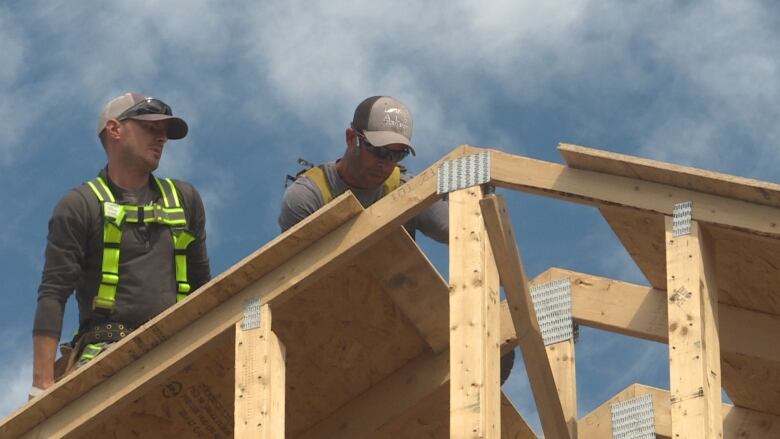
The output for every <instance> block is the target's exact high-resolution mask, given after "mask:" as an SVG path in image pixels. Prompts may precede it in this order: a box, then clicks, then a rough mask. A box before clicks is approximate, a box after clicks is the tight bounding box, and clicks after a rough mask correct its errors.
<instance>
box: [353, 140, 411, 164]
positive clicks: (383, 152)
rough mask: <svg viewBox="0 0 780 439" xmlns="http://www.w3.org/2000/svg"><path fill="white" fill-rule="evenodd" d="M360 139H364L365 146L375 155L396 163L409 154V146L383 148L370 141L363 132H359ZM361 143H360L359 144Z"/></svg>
mask: <svg viewBox="0 0 780 439" xmlns="http://www.w3.org/2000/svg"><path fill="white" fill-rule="evenodd" d="M357 137H358V139H359V140H358V141H359V142H360V141H362V143H363V147H364V148H365V149H366V150H367V151H368V152H370V153H371V154H373V155H374V157H376V158H378V159H379V160H389V161H391V162H394V163H398V162H400V161H401V160H403V159H405V158H406V156H408V155H409V148H404V149H398V150H396V149H390V148H383V147H381V146H374V145H372V144H370V143H369V142H368V139H366V137H365V136H364V135H363V134H362V133H358V136H357ZM358 145H359V144H358Z"/></svg>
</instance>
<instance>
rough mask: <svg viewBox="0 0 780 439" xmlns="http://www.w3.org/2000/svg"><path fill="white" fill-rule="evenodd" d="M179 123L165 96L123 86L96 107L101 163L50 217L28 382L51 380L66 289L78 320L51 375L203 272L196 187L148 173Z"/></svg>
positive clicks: (146, 315) (204, 276)
mask: <svg viewBox="0 0 780 439" xmlns="http://www.w3.org/2000/svg"><path fill="white" fill-rule="evenodd" d="M187 131H188V127H187V123H186V122H185V121H184V120H183V119H181V118H178V117H174V116H173V114H172V111H171V107H169V106H168V105H167V104H165V103H164V102H162V101H160V100H158V99H154V98H151V97H148V96H144V95H141V94H137V93H126V94H123V95H122V96H119V97H117V98H115V99H113V100H112V101H111V102H109V103H108V104H107V105H106V106H105V108H103V110H102V111H101V113H100V116H99V118H98V125H97V135H98V137H99V139H100V142H101V143H102V145H103V149H104V150H105V152H106V156H107V158H108V164H107V166H106V167H105V168H104V169H103V170H101V171H100V173H99V175H98V176H97V177H96V178H94V179H92V180H90V181H88V182H87V183H85V184H83V185H81V186H79V187H77V188H75V189H72V190H70V191H69V192H68V193H66V194H65V195H64V196H63V197H62V199H61V200H60V201H59V203H58V204H57V206H56V207H55V208H54V211H53V213H52V216H51V219H50V220H49V234H48V238H47V245H46V260H45V264H44V268H43V274H42V277H41V284H40V287H39V288H38V304H37V309H36V312H35V323H34V327H33V349H34V353H33V387H32V390H31V392H30V396H31V397H34V396H37V394H40V393H41V392H42V391H43V390H44V389H46V388H48V387H50V386H51V385H52V384H54V382H55V355H56V348H57V342H58V341H59V339H60V332H61V330H62V318H63V312H64V310H65V303H66V301H67V299H68V297H69V296H70V295H71V294H72V293H73V291H74V290H75V291H76V299H77V302H78V307H79V329H78V332H77V335H76V336H75V337H74V339H73V340H72V343H71V344H70V347H71V348H72V349H68V345H67V344H66V345H63V349H62V351H63V356H62V358H61V359H60V360H59V361H58V362H57V363H58V366H59V369H60V370H58V374H61V373H63V372H67V371H69V370H72V369H74V368H76V367H78V366H80V365H82V364H84V363H86V362H87V361H89V360H90V359H91V358H93V357H94V356H96V355H98V354H99V353H101V352H102V351H103V350H105V349H106V347H107V346H108V345H109V344H110V343H112V342H115V341H117V340H119V339H121V338H123V337H125V336H126V335H127V334H128V333H130V331H132V330H133V329H134V328H137V327H138V326H140V325H142V324H143V323H144V322H146V321H147V320H149V319H151V318H152V317H154V316H155V315H157V314H159V313H160V312H161V311H163V310H164V309H166V308H168V307H169V306H171V305H172V304H174V303H176V301H177V300H182V299H183V298H185V297H186V296H187V295H188V294H189V293H190V292H192V291H195V290H197V289H198V287H200V286H201V285H203V284H204V283H206V282H207V281H208V280H209V279H210V277H211V274H210V269H209V259H208V254H207V252H206V232H205V223H206V216H205V211H204V207H203V202H202V201H201V198H200V195H199V194H198V192H197V191H196V190H195V188H194V187H193V186H192V185H190V184H189V183H186V182H184V181H180V180H175V181H174V180H172V179H167V178H160V177H156V176H154V175H152V172H153V171H154V170H155V169H157V166H158V165H159V163H160V158H161V156H162V153H163V147H164V146H165V143H166V142H167V141H168V139H181V138H183V137H184V136H186V135H187Z"/></svg>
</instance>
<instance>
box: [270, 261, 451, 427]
mask: <svg viewBox="0 0 780 439" xmlns="http://www.w3.org/2000/svg"><path fill="white" fill-rule="evenodd" d="M397 257H404V255H397ZM272 311H273V328H274V332H275V333H276V334H277V335H278V336H279V339H280V340H281V341H282V343H283V344H284V345H285V348H286V353H287V361H286V368H287V391H286V398H287V406H286V410H287V411H286V416H285V418H286V420H287V425H286V431H287V434H288V435H289V436H290V437H295V436H297V435H298V434H300V433H302V432H304V431H306V430H307V429H308V428H310V427H311V426H312V425H314V424H315V423H316V422H318V421H320V420H322V419H324V418H325V417H326V416H327V415H329V414H330V413H332V412H334V411H335V410H336V409H338V408H339V407H340V406H342V405H344V404H346V403H347V402H349V401H350V400H352V399H353V398H355V397H356V396H358V395H360V394H361V393H363V392H364V391H365V390H367V389H368V388H370V387H371V386H373V385H374V384H376V383H378V382H379V381H381V380H382V379H383V378H385V377H386V376H388V375H389V374H391V373H392V372H393V371H395V370H396V369H398V368H399V367H401V366H403V365H404V364H406V363H407V362H408V361H410V360H411V359H413V358H415V357H417V356H418V355H420V353H422V352H423V350H424V349H426V348H427V345H426V343H425V341H424V340H423V339H422V338H421V337H420V335H419V334H418V332H417V329H416V328H415V327H414V326H413V325H412V324H411V323H410V321H409V320H408V319H407V318H406V317H405V315H404V314H403V312H402V311H401V310H400V309H399V308H398V306H396V305H395V303H394V302H393V300H392V299H391V298H390V297H389V296H388V295H387V294H386V293H385V291H384V290H383V289H382V287H381V286H380V285H379V283H378V282H377V280H376V279H375V278H374V277H373V276H372V275H371V274H370V273H369V272H368V271H366V270H365V269H364V268H362V267H361V266H359V265H357V264H352V265H348V266H346V267H345V268H344V269H343V270H340V271H339V272H338V273H336V274H333V275H331V276H328V277H326V278H324V279H322V280H321V281H320V282H318V283H317V284H316V285H315V286H314V287H312V288H309V289H307V290H306V291H302V292H301V293H300V294H298V295H297V296H296V297H295V298H293V299H292V300H290V301H287V302H285V303H284V304H283V305H282V306H281V307H279V308H274V309H273V310H272ZM442 312H446V309H445V310H442Z"/></svg>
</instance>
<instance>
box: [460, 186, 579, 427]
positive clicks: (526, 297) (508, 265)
mask: <svg viewBox="0 0 780 439" xmlns="http://www.w3.org/2000/svg"><path fill="white" fill-rule="evenodd" d="M450 202H452V201H450ZM480 206H481V209H482V215H483V216H484V219H485V226H486V229H487V233H488V236H489V237H490V244H491V246H492V248H493V252H494V253H495V258H496V265H497V267H498V272H499V274H500V277H501V284H502V285H503V286H504V293H505V294H506V300H507V302H508V303H509V312H510V313H511V315H512V323H513V324H514V326H515V332H516V333H517V338H518V342H519V344H520V349H521V350H522V351H523V359H524V360H525V366H526V370H527V372H528V380H529V381H530V383H531V390H532V391H533V394H534V400H535V401H536V408H537V410H538V412H539V418H540V420H541V422H542V429H543V430H544V434H545V436H546V437H555V438H565V437H569V430H568V426H567V424H566V417H565V416H564V413H563V407H562V404H561V400H560V399H559V398H558V391H557V389H556V385H555V378H554V374H553V372H552V369H551V366H550V361H549V360H548V358H547V351H546V350H545V346H544V342H543V340H542V333H541V330H540V329H539V323H538V320H537V318H536V311H535V310H534V306H533V302H532V300H531V294H530V289H529V286H528V279H527V277H526V275H525V269H524V268H523V263H522V260H521V258H520V251H519V250H518V248H517V243H516V238H515V234H514V232H513V231H512V224H511V222H510V220H509V214H508V213H507V211H506V207H505V205H504V201H503V199H502V198H501V197H499V196H497V195H489V196H487V197H485V198H484V199H483V200H482V201H481V202H480ZM450 245H452V241H451V240H450Z"/></svg>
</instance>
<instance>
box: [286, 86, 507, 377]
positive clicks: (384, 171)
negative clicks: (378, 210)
mask: <svg viewBox="0 0 780 439" xmlns="http://www.w3.org/2000/svg"><path fill="white" fill-rule="evenodd" d="M345 137H346V144H347V145H346V147H347V148H346V150H345V151H344V155H343V156H342V157H341V158H340V159H338V160H336V161H333V162H328V163H325V164H322V165H319V166H315V167H312V168H311V169H309V170H307V171H306V172H303V173H301V174H300V175H299V176H298V178H297V179H296V180H295V182H294V183H293V184H292V185H290V187H288V188H287V190H286V191H285V193H284V196H283V198H282V209H281V213H280V215H279V225H280V226H281V228H282V231H285V230H287V229H289V228H290V227H292V226H293V225H295V224H297V223H298V222H299V221H301V220H302V219H304V218H306V217H307V216H309V215H311V214H312V213H314V212H315V211H316V210H317V209H319V208H321V207H322V206H324V205H325V204H327V203H328V202H330V201H331V200H332V199H333V198H335V197H337V196H339V195H341V194H342V193H344V192H346V191H347V190H350V191H352V193H353V194H354V195H355V197H357V199H358V200H359V201H360V203H361V204H362V205H363V207H368V206H370V205H371V204H373V203H375V202H376V201H377V200H379V199H380V198H382V197H383V196H385V195H387V194H388V193H390V192H391V191H393V190H394V189H395V188H397V187H398V186H400V185H401V184H403V183H405V182H406V181H407V180H408V179H409V178H410V177H409V176H407V175H406V174H405V173H403V172H402V169H401V167H400V166H399V162H401V161H402V160H403V159H404V158H406V157H407V156H409V154H411V155H415V150H414V147H413V146H412V143H411V142H412V114H411V113H410V112H409V109H408V108H406V106H405V105H404V104H402V103H401V102H400V101H398V100H396V99H394V98H392V97H390V96H372V97H370V98H367V99H365V100H364V101H363V102H361V103H360V105H358V106H357V108H356V109H355V114H354V116H353V118H352V124H351V125H350V127H349V128H347V130H346V133H345ZM405 227H406V230H407V231H408V232H409V233H410V234H411V235H412V236H414V233H415V231H416V230H420V231H421V232H423V233H424V234H425V235H426V236H428V237H430V238H433V239H435V240H436V241H439V242H442V243H447V242H448V241H449V207H448V205H447V202H446V201H443V200H439V201H437V202H435V203H434V204H433V205H431V206H430V207H429V208H427V209H426V210H424V211H423V212H422V213H420V214H419V215H418V216H416V217H415V218H413V219H411V220H410V221H409V222H407V223H406V224H405ZM513 363H514V351H510V352H509V353H507V354H506V355H504V356H503V357H502V358H501V383H502V384H503V382H504V381H506V379H507V378H508V377H509V373H510V371H511V369H512V365H513Z"/></svg>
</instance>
